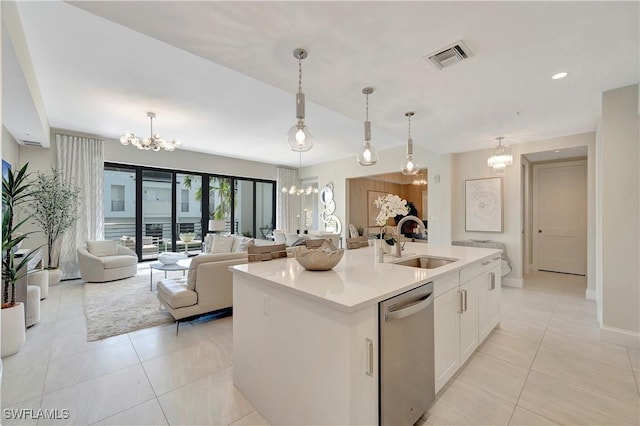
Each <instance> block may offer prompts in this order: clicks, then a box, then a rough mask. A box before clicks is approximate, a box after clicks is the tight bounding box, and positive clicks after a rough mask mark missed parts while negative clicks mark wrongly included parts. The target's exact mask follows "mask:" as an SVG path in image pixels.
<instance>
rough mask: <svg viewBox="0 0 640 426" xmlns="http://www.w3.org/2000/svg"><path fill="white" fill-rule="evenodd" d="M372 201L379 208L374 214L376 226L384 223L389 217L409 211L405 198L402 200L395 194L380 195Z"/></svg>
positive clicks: (405, 213)
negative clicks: (378, 211) (376, 213)
mask: <svg viewBox="0 0 640 426" xmlns="http://www.w3.org/2000/svg"><path fill="white" fill-rule="evenodd" d="M373 203H374V204H375V205H376V207H378V208H379V209H380V213H378V216H376V224H377V225H378V226H384V225H386V224H387V221H388V220H389V218H390V217H396V216H397V215H407V214H408V213H409V207H407V200H403V199H402V198H400V197H398V196H397V195H392V194H387V195H385V196H380V197H378V198H377V199H376V200H374V201H373Z"/></svg>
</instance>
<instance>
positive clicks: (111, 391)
mask: <svg viewBox="0 0 640 426" xmlns="http://www.w3.org/2000/svg"><path fill="white" fill-rule="evenodd" d="M154 396H155V395H154V394H153V390H152V389H151V385H150V384H149V381H148V380H147V377H146V375H145V373H144V370H143V369H142V367H140V366H139V365H136V366H133V367H129V368H125V369H123V370H119V371H116V372H115V373H111V374H107V375H104V376H100V377H97V378H95V379H91V380H88V381H86V382H83V383H79V384H77V385H74V386H70V387H67V388H64V389H61V390H59V391H55V392H51V393H49V394H45V395H44V397H43V398H42V406H43V407H56V408H67V409H69V413H70V416H71V417H70V418H69V419H68V420H66V421H64V422H62V421H60V422H46V423H45V424H74V425H86V424H91V423H94V422H96V421H98V420H100V419H105V418H107V417H109V416H112V415H114V414H117V413H119V412H121V411H124V410H127V409H129V408H131V407H134V406H136V405H138V404H140V403H142V402H144V401H148V400H150V399H152V398H154ZM41 424H42V423H41Z"/></svg>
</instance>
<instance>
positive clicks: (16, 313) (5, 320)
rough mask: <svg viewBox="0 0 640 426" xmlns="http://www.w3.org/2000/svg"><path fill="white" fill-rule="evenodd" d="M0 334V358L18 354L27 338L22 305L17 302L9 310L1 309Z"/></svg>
mask: <svg viewBox="0 0 640 426" xmlns="http://www.w3.org/2000/svg"><path fill="white" fill-rule="evenodd" d="M1 332H2V342H1V343H0V346H1V348H0V352H1V355H0V356H2V358H4V357H5V356H9V355H13V354H15V353H16V352H18V351H19V350H20V348H21V347H22V345H24V342H25V340H26V338H27V334H26V330H25V321H24V304H23V303H20V302H18V303H16V304H15V305H14V306H12V307H10V308H4V309H2V331H1Z"/></svg>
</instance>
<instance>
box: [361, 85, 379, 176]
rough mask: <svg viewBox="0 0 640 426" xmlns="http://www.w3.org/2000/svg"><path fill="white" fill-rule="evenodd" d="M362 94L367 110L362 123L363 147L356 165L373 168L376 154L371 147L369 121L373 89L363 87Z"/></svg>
mask: <svg viewBox="0 0 640 426" xmlns="http://www.w3.org/2000/svg"><path fill="white" fill-rule="evenodd" d="M362 93H364V94H365V96H366V97H367V109H366V113H365V121H364V145H363V146H362V149H361V150H360V152H359V153H358V163H359V164H360V165H361V166H373V165H374V164H376V163H377V162H378V153H377V152H376V149H375V148H374V147H372V146H371V122H370V121H369V95H370V94H372V93H373V87H365V88H364V89H362Z"/></svg>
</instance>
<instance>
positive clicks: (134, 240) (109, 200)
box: [104, 163, 276, 260]
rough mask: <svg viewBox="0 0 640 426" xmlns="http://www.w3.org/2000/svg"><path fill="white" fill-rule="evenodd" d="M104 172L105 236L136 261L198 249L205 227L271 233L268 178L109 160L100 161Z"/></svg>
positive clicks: (271, 193)
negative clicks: (128, 250) (102, 162)
mask: <svg viewBox="0 0 640 426" xmlns="http://www.w3.org/2000/svg"><path fill="white" fill-rule="evenodd" d="M104 175H105V178H104V185H105V187H104V194H105V195H104V206H105V207H104V218H105V227H104V230H105V238H106V239H109V240H116V241H118V243H119V244H122V245H124V246H126V247H129V248H131V249H132V250H134V251H135V252H136V253H137V254H138V259H140V260H154V259H157V257H158V254H159V253H162V252H164V251H177V252H182V253H187V254H188V255H190V256H193V255H196V254H198V253H201V252H202V242H203V241H204V237H205V235H206V234H207V233H209V232H226V233H233V234H237V235H246V236H251V237H255V238H263V239H268V238H270V236H271V230H272V229H273V226H274V223H275V195H276V194H275V182H273V181H264V180H258V179H246V178H242V179H240V178H234V177H230V176H215V175H208V174H204V173H195V172H188V171H183V170H165V169H158V168H151V167H145V166H128V165H120V164H114V163H106V164H105V173H104ZM207 188H208V191H207V190H206V189H207Z"/></svg>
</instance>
